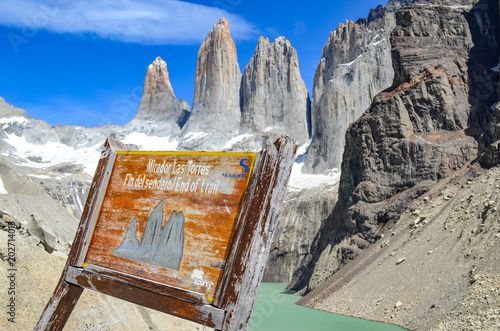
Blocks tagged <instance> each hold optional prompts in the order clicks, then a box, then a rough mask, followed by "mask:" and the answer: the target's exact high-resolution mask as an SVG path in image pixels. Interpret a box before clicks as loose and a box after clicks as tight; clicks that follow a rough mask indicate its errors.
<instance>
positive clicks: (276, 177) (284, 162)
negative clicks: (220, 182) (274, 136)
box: [214, 135, 297, 331]
mask: <svg viewBox="0 0 500 331" xmlns="http://www.w3.org/2000/svg"><path fill="white" fill-rule="evenodd" d="M296 150H297V146H296V144H295V142H294V141H293V139H291V138H290V137H289V136H285V135H283V136H281V137H280V138H279V139H278V140H276V142H275V143H274V144H273V145H272V146H270V147H269V148H268V149H266V150H264V151H263V152H262V153H261V154H260V155H259V158H258V159H257V161H256V164H255V170H254V171H255V173H256V174H257V175H256V176H255V177H254V178H253V179H254V180H252V181H251V183H250V184H249V187H248V191H247V195H248V197H249V199H245V202H244V203H243V206H242V208H241V213H240V219H239V221H238V223H237V226H236V231H235V238H236V240H235V242H233V247H232V248H231V250H230V255H229V257H228V260H227V263H226V269H225V272H224V275H223V278H222V280H221V282H220V285H219V287H218V290H219V291H218V293H217V294H216V301H215V302H214V304H215V305H216V306H218V307H220V308H222V309H224V310H225V311H226V312H227V313H226V318H225V321H224V327H223V328H222V330H223V331H236V330H246V329H247V328H248V324H249V323H250V317H251V315H252V310H253V306H254V303H255V299H256V298H257V292H258V290H259V286H260V281H261V280H262V276H263V274H264V269H265V266H266V262H267V256H268V255H269V249H270V246H271V243H272V239H273V235H274V229H275V221H276V218H277V215H278V213H279V212H280V210H281V206H282V203H283V199H284V196H285V193H286V186H287V183H288V180H289V178H290V173H291V170H292V166H293V162H294V156H295V152H296Z"/></svg>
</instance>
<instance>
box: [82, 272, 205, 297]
mask: <svg viewBox="0 0 500 331" xmlns="http://www.w3.org/2000/svg"><path fill="white" fill-rule="evenodd" d="M84 269H85V270H86V271H88V272H92V273H94V274H98V275H101V276H103V277H108V278H112V279H114V280H116V281H117V282H121V283H128V284H130V285H132V286H136V287H141V288H143V289H145V290H149V291H151V292H156V293H161V294H164V295H167V296H171V297H176V298H179V299H182V300H184V301H191V302H194V303H201V304H207V305H208V304H211V302H210V301H208V299H207V296H206V295H205V294H203V293H199V292H195V291H190V290H186V289H183V288H179V287H174V286H171V285H165V284H162V283H158V282H155V281H149V280H148V281H144V279H142V278H139V277H135V276H132V275H128V274H123V273H119V272H116V271H114V270H110V269H106V268H102V267H99V266H94V265H88V266H86V267H85V268H84Z"/></svg>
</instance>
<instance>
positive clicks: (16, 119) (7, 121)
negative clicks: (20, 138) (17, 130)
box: [0, 116, 28, 124]
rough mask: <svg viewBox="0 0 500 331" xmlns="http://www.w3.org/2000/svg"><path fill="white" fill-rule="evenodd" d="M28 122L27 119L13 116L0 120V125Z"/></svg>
mask: <svg viewBox="0 0 500 331" xmlns="http://www.w3.org/2000/svg"><path fill="white" fill-rule="evenodd" d="M26 122H28V119H27V118H26V117H21V116H12V117H3V118H0V124H14V123H16V124H24V123H26Z"/></svg>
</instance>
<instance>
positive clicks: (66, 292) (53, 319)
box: [33, 269, 83, 331]
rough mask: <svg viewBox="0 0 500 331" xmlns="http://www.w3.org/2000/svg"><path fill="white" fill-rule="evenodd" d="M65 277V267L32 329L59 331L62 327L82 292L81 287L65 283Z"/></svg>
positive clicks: (37, 330)
mask: <svg viewBox="0 0 500 331" xmlns="http://www.w3.org/2000/svg"><path fill="white" fill-rule="evenodd" d="M65 277H66V269H65V270H64V272H63V274H62V276H61V279H60V280H59V283H58V284H57V286H56V289H55V290H54V293H53V294H52V297H51V298H50V300H49V302H48V303H47V306H46V307H45V310H44V311H43V313H42V316H41V317H40V320H39V321H38V323H37V324H36V326H35V328H34V329H33V330H34V331H42V330H43V331H59V330H62V329H63V328H64V325H65V324H66V322H67V321H68V319H69V316H70V315H71V312H72V311H73V308H74V307H75V305H76V303H77V302H78V299H79V298H80V296H81V294H82V292H83V287H80V286H77V285H74V284H70V283H67V282H66V281H65V280H64V279H63V278H65Z"/></svg>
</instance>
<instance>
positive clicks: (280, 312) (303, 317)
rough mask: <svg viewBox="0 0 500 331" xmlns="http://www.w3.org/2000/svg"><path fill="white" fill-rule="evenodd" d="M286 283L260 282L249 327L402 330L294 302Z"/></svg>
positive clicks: (264, 330)
mask: <svg viewBox="0 0 500 331" xmlns="http://www.w3.org/2000/svg"><path fill="white" fill-rule="evenodd" d="M286 285H287V284H276V283H262V284H261V285H260V289H259V294H258V296H257V300H256V301H255V307H254V310H253V313H252V318H251V320H250V327H249V328H248V330H249V331H281V330H283V331H304V330H305V331H404V330H405V329H403V328H401V327H399V326H395V325H391V324H384V323H378V322H372V321H366V320H362V319H358V318H353V317H348V316H343V315H337V314H331V313H327V312H324V311H320V310H316V309H311V308H307V307H302V306H299V305H296V304H295V302H297V301H298V300H299V299H300V297H299V296H295V295H293V294H292V292H290V291H287V290H286V289H285V287H286Z"/></svg>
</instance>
